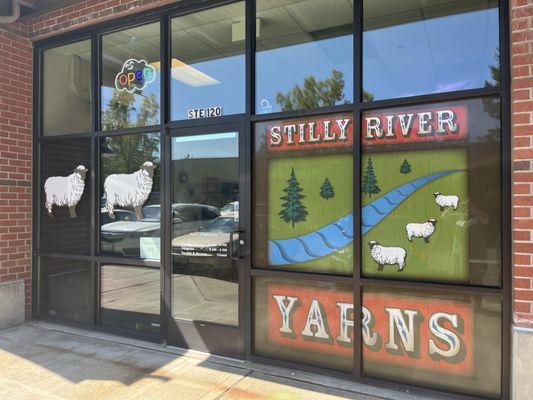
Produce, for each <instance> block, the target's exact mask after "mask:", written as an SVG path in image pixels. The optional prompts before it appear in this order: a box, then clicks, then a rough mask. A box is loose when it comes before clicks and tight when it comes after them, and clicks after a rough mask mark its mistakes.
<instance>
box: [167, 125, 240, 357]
mask: <svg viewBox="0 0 533 400" xmlns="http://www.w3.org/2000/svg"><path fill="white" fill-rule="evenodd" d="M189 122H192V124H191V125H188V126H175V127H169V128H168V129H167V130H166V132H165V135H164V139H163V140H164V144H163V151H162V158H163V159H162V164H163V165H164V168H163V171H164V176H163V177H162V186H163V200H162V213H163V218H162V230H163V243H162V251H163V253H162V255H161V262H162V301H161V309H162V310H161V317H162V333H163V337H164V339H165V343H166V344H167V345H170V346H177V347H182V348H190V349H192V350H198V351H202V352H207V353H212V354H218V355H224V356H230V357H233V358H239V359H245V358H246V355H247V351H246V350H247V349H246V347H247V342H248V340H247V332H248V331H249V326H250V321H249V318H248V316H249V315H250V314H249V308H248V307H249V301H250V297H249V293H250V290H249V282H250V280H249V276H250V256H249V255H250V249H251V247H250V246H251V241H250V239H251V234H250V230H249V227H250V210H251V203H250V199H251V185H250V163H249V162H248V160H249V155H250V150H249V149H248V147H249V141H248V140H247V137H248V135H247V129H246V123H245V120H244V119H241V118H239V119H238V120H237V119H236V120H235V121H234V122H225V123H215V124H213V123H209V122H208V121H199V120H195V121H194V122H193V121H189ZM202 122H205V123H203V124H202ZM224 132H237V133H238V135H239V136H238V143H239V144H238V145H239V150H238V151H239V153H238V154H239V162H238V167H239V230H240V231H242V232H243V233H242V234H241V235H240V236H239V237H240V238H241V239H243V240H244V241H245V244H244V245H243V246H242V247H241V252H242V253H243V254H244V257H243V258H241V259H239V260H238V261H235V263H237V264H236V268H237V270H238V273H239V278H238V285H239V294H238V326H237V327H231V326H227V325H222V324H218V323H214V322H207V321H201V322H196V321H194V322H193V321H185V320H178V319H175V318H174V317H173V316H172V254H171V250H172V249H171V241H172V218H171V212H170V210H171V204H172V139H173V138H175V137H181V136H191V135H209V134H214V133H224ZM181 331H183V332H184V333H185V334H186V335H187V339H188V341H186V340H185V338H183V336H182V335H181V334H180V332H181ZM194 332H201V334H199V333H196V335H197V338H196V339H197V340H192V341H191V340H190V339H191V335H192V336H194V335H195V333H194ZM235 334H237V335H238V336H237V337H236V338H235V337H234V335H235ZM221 338H229V339H230V340H221Z"/></svg>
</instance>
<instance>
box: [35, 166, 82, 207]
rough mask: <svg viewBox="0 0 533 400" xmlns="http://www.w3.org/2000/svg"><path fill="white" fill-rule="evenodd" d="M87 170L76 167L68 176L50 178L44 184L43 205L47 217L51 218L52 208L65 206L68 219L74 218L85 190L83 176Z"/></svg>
mask: <svg viewBox="0 0 533 400" xmlns="http://www.w3.org/2000/svg"><path fill="white" fill-rule="evenodd" d="M87 171H88V169H87V168H85V167H84V166H83V165H78V166H77V167H76V168H75V169H74V172H72V174H70V175H69V176H51V177H50V178H48V179H47V180H46V181H45V182H44V193H45V197H46V200H45V203H44V206H45V207H46V209H47V210H48V216H49V217H53V216H54V214H53V213H52V207H53V206H54V205H55V206H59V207H63V206H67V207H68V212H69V215H70V218H76V217H77V215H76V205H77V204H78V202H79V201H80V199H81V196H82V194H83V191H84V189H85V175H86V174H87Z"/></svg>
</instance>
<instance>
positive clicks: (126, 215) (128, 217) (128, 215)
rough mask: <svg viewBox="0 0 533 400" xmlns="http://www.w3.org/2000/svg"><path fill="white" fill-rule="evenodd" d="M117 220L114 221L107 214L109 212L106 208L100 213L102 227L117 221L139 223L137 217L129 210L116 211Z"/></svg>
mask: <svg viewBox="0 0 533 400" xmlns="http://www.w3.org/2000/svg"><path fill="white" fill-rule="evenodd" d="M114 213H115V219H112V218H110V217H109V215H108V214H107V210H106V209H105V208H102V210H101V213H100V225H106V224H109V223H111V222H117V221H137V217H135V213H134V212H133V211H128V210H115V212H114Z"/></svg>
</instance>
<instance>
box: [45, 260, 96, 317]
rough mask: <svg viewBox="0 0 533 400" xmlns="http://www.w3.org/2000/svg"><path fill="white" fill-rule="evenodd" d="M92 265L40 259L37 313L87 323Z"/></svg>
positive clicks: (89, 309) (82, 262)
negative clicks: (38, 307) (38, 308)
mask: <svg viewBox="0 0 533 400" xmlns="http://www.w3.org/2000/svg"><path fill="white" fill-rule="evenodd" d="M91 268H92V266H91V263H90V262H88V261H80V260H71V259H67V258H54V257H40V258H39V270H40V273H39V279H40V282H39V284H40V290H39V296H40V299H39V306H40V310H39V312H40V313H41V315H45V316H48V317H51V318H54V319H55V318H58V319H63V320H67V321H71V322H78V323H80V322H81V323H90V321H91V316H92V306H91V300H92V295H91V293H92V285H91Z"/></svg>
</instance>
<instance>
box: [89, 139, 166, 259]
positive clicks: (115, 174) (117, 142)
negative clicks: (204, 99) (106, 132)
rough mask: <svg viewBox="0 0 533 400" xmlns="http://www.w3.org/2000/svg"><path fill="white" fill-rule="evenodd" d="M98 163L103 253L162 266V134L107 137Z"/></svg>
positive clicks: (101, 145)
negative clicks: (160, 166)
mask: <svg viewBox="0 0 533 400" xmlns="http://www.w3.org/2000/svg"><path fill="white" fill-rule="evenodd" d="M100 163H101V164H100V165H101V188H100V190H101V192H100V193H101V198H100V252H101V254H103V255H108V256H116V257H129V258H140V259H143V260H151V261H158V260H159V259H160V257H161V255H160V248H161V244H160V243H161V240H160V237H161V203H160V202H161V198H160V185H161V179H160V168H159V164H160V138H159V134H157V133H148V134H134V135H123V136H110V137H106V138H104V139H103V140H102V141H101V142H100Z"/></svg>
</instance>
